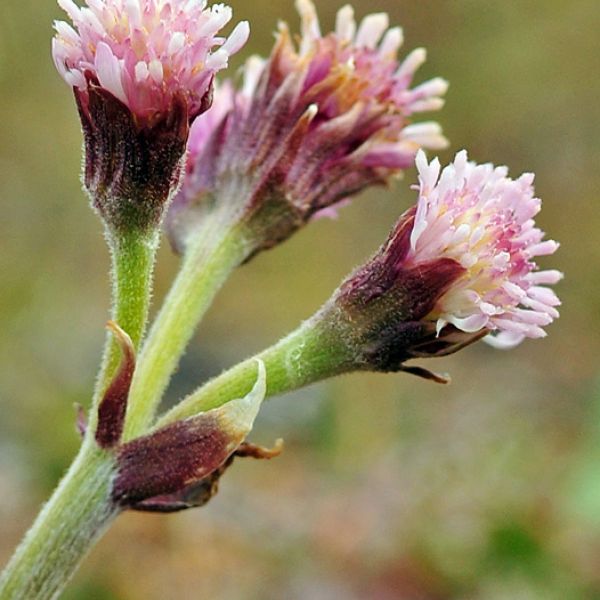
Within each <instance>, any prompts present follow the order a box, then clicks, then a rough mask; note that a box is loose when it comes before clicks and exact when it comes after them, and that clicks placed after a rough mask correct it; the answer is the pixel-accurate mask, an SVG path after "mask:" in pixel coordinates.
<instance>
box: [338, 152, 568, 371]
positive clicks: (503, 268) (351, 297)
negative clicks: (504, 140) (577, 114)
mask: <svg viewBox="0 0 600 600" xmlns="http://www.w3.org/2000/svg"><path fill="white" fill-rule="evenodd" d="M416 163H417V168H418V171H419V186H418V189H419V199H418V202H417V204H416V206H414V207H413V208H411V209H410V210H408V211H407V212H406V213H405V214H404V215H403V216H402V217H401V218H400V220H399V221H398V223H397V224H396V226H395V228H394V229H393V231H392V233H391V235H390V237H389V239H388V241H387V242H386V243H385V244H384V245H383V246H382V247H381V249H380V250H379V252H378V253H377V254H376V255H375V256H374V257H373V258H372V259H371V260H370V261H369V262H368V263H367V264H366V265H364V266H362V267H361V268H359V269H358V270H357V271H356V272H355V273H354V274H353V275H352V276H350V277H349V278H348V279H347V280H346V281H345V282H344V283H343V284H342V286H341V287H340V288H339V290H338V292H337V293H336V295H335V297H334V299H333V303H332V306H334V307H335V309H336V311H339V312H340V314H341V315H342V316H341V318H340V317H336V319H338V320H340V322H343V323H345V324H342V330H345V331H351V332H352V333H351V336H350V338H349V339H351V340H352V342H351V343H352V344H353V345H354V346H355V347H356V349H357V353H358V355H359V357H360V358H359V362H360V361H363V362H364V365H365V367H366V368H375V369H376V370H384V371H385V370H396V369H399V368H401V369H404V370H406V369H405V368H404V366H403V362H404V361H405V360H407V359H409V358H415V357H419V356H437V355H442V354H448V353H451V352H454V351H456V350H458V349H459V348H462V347H463V346H465V345H467V344H469V343H471V342H473V341H475V340H477V339H479V338H482V337H484V339H485V340H487V341H489V342H490V343H491V344H492V345H494V346H497V347H505V348H506V347H511V346H514V345H516V344H518V343H519V342H521V341H522V340H523V339H524V338H526V337H530V338H539V337H543V336H545V335H546V333H545V331H544V329H543V327H545V326H546V325H549V324H550V323H551V322H552V321H553V320H554V319H555V318H557V317H558V311H557V310H556V306H557V305H559V304H560V302H559V300H558V298H557V296H556V294H555V293H554V292H553V291H552V290H551V289H550V288H549V287H546V286H547V285H551V284H554V283H556V282H558V281H559V280H560V279H561V277H562V274H561V273H560V272H559V271H556V270H538V266H537V264H536V262H535V258H536V257H538V256H544V255H549V254H552V253H554V252H555V250H556V249H557V248H558V244H557V243H556V242H554V241H552V240H544V239H543V238H544V233H543V232H542V231H541V230H540V229H539V228H538V227H536V225H535V222H534V217H535V215H536V214H537V213H538V212H539V210H540V207H541V201H540V200H539V199H538V198H535V197H534V191H533V187H532V183H533V175H532V174H528V173H526V174H524V175H522V176H521V177H519V178H518V179H516V180H513V179H510V178H509V177H507V169H506V168H505V167H494V166H493V165H491V164H484V165H476V164H475V163H472V162H468V161H467V154H466V152H464V151H463V152H459V153H458V154H457V155H456V158H455V160H454V162H453V163H451V164H450V165H448V166H447V167H445V168H444V169H443V171H442V172H441V174H440V163H439V161H438V160H437V159H435V160H433V161H432V162H431V163H428V162H427V159H426V158H425V154H424V153H423V152H419V154H418V156H417V159H416ZM340 309H341V310H340Z"/></svg>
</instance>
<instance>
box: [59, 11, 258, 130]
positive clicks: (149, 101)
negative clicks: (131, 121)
mask: <svg viewBox="0 0 600 600" xmlns="http://www.w3.org/2000/svg"><path fill="white" fill-rule="evenodd" d="M58 4H59V5H60V6H61V8H63V9H64V10H65V11H66V12H67V14H68V15H69V17H70V18H71V20H72V21H73V24H74V26H75V28H73V27H71V26H70V25H69V24H67V23H65V22H64V21H56V23H55V29H56V36H55V38H54V39H53V43H52V54H53V57H54V62H55V63H56V67H57V69H58V71H59V72H60V74H61V75H62V77H63V78H64V80H65V81H66V82H67V83H68V84H69V85H70V86H72V87H74V88H75V89H76V90H77V91H78V93H79V96H80V98H81V99H82V101H83V104H84V105H85V101H86V95H87V91H88V86H89V85H90V84H92V85H95V86H100V87H101V88H103V89H104V90H106V91H107V92H109V93H110V94H112V95H113V96H114V97H115V98H117V99H118V100H120V101H121V102H122V103H123V104H125V105H126V106H127V107H128V108H129V109H130V110H131V112H132V113H133V114H134V115H135V116H136V118H137V119H138V120H141V121H142V122H147V123H149V124H153V123H154V122H156V121H158V120H160V119H161V118H164V116H165V114H168V113H169V111H170V109H171V106H172V104H173V102H181V101H183V102H184V103H185V105H186V108H187V111H188V115H189V118H190V120H193V118H194V117H196V116H197V115H198V114H199V113H200V112H202V111H203V110H205V109H206V108H207V107H208V106H210V92H211V86H212V81H213V78H214V75H215V73H216V72H217V71H220V70H221V69H223V68H225V67H226V66H227V62H228V58H229V56H230V55H232V54H234V53H235V52H237V51H238V50H239V49H240V48H241V47H242V46H243V44H244V43H245V42H246V39H247V37H248V33H249V28H248V23H246V22H241V23H239V24H238V25H237V26H236V27H235V29H234V30H233V32H232V33H231V34H230V36H229V37H228V38H224V37H220V36H218V32H219V30H220V29H221V28H223V27H224V26H225V25H226V24H227V23H228V22H229V21H230V20H231V16H232V15H231V8H229V7H228V6H226V5H224V4H215V5H214V6H212V7H211V8H206V1H205V0H86V2H85V4H86V5H85V6H83V7H79V6H77V5H76V4H75V3H74V2H73V0H58Z"/></svg>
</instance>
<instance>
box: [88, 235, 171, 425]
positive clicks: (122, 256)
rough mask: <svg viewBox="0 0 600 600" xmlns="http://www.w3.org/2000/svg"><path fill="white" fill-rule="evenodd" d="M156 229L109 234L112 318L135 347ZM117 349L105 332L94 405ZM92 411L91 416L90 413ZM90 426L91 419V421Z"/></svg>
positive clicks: (114, 362) (147, 294) (142, 326)
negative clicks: (147, 231)
mask: <svg viewBox="0 0 600 600" xmlns="http://www.w3.org/2000/svg"><path fill="white" fill-rule="evenodd" d="M158 236H159V233H158V231H152V232H149V233H147V234H146V233H140V232H138V231H135V232H132V233H126V234H122V235H119V236H117V235H113V234H109V235H108V238H109V244H110V247H111V254H112V285H113V298H112V302H113V307H112V311H111V319H112V320H113V321H115V322H116V323H117V324H118V325H119V327H121V329H123V330H124V331H125V332H126V333H127V334H129V337H130V338H131V341H132V342H133V345H134V347H135V348H136V349H137V348H138V347H139V345H140V342H141V340H142V337H143V335H144V331H145V329H146V323H147V322H148V311H149V309H150V299H151V297H152V276H153V272H154V261H155V256H156V249H157V247H158ZM120 356H121V353H120V349H119V345H118V343H117V341H116V340H115V337H114V336H113V335H111V334H110V333H109V334H107V336H106V342H105V347H104V357H103V360H102V367H101V369H100V373H99V375H98V381H97V383H96V391H95V395H94V407H96V406H97V405H98V403H99V401H100V399H101V398H102V395H103V393H104V391H105V390H106V388H107V386H108V385H109V383H110V382H111V380H112V378H113V376H114V374H115V371H116V369H117V367H118V365H119V361H120ZM94 412H95V411H92V415H91V417H92V419H93V418H94V417H93V413H94ZM91 424H92V426H93V425H94V423H93V422H92V423H91Z"/></svg>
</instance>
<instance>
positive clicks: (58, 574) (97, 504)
mask: <svg viewBox="0 0 600 600" xmlns="http://www.w3.org/2000/svg"><path fill="white" fill-rule="evenodd" d="M114 469H115V464H114V458H113V456H112V455H111V454H108V453H106V452H104V451H102V450H100V449H98V448H97V447H96V446H95V445H94V444H93V441H92V440H91V438H90V439H89V440H88V441H86V442H85V443H84V444H83V446H82V447H81V450H80V452H79V455H78V456H77V458H76V459H75V461H74V462H73V464H72V465H71V468H70V469H69V471H68V473H67V474H66V475H65V477H64V478H63V480H62V481H61V482H60V484H59V485H58V487H57V488H56V490H55V492H54V494H53V495H52V497H51V498H50V500H49V501H48V502H47V503H46V504H45V505H44V507H43V509H42V511H41V512H40V513H39V515H38V517H37V519H36V521H35V522H34V524H33V525H32V527H31V529H30V530H29V531H28V533H27V535H26V536H25V537H24V539H23V541H22V542H21V544H20V546H19V547H18V548H17V550H16V551H15V553H14V555H13V556H12V558H11V560H10V562H9V563H8V565H7V566H6V569H5V570H4V571H3V573H2V575H0V598H2V600H33V599H35V600H46V599H50V598H56V597H58V595H59V594H60V592H61V591H62V590H63V588H64V587H65V585H66V584H67V582H68V581H69V580H70V579H71V577H72V575H73V573H74V572H75V571H76V569H77V567H78V566H79V564H80V563H81V561H82V560H83V558H84V557H85V555H86V554H87V552H88V551H89V550H90V548H91V547H92V546H93V545H94V544H95V543H96V542H97V541H98V539H99V538H100V536H101V535H102V533H103V532H104V531H105V530H106V529H107V527H108V525H109V524H110V522H111V521H112V520H113V519H114V518H115V517H116V515H117V513H118V509H117V508H116V507H115V505H114V504H113V503H112V501H111V499H110V486H111V479H112V474H113V472H114Z"/></svg>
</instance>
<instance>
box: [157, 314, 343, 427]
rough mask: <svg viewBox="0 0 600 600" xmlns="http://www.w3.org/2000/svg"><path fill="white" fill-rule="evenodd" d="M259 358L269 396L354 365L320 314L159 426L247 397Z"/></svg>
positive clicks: (193, 398) (194, 397) (220, 379)
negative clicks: (265, 376) (264, 371)
mask: <svg viewBox="0 0 600 600" xmlns="http://www.w3.org/2000/svg"><path fill="white" fill-rule="evenodd" d="M257 359H260V360H262V361H263V362H264V363H265V368H266V373H267V393H266V397H271V396H275V395H277V394H282V393H284V392H289V391H292V390H295V389H298V388H301V387H303V386H305V385H308V384H310V383H314V382H316V381H320V380H322V379H325V378H327V377H333V376H335V375H339V374H341V373H344V372H346V371H348V370H350V369H351V368H353V367H354V361H353V356H352V354H351V352H350V350H349V348H348V346H347V345H346V343H345V342H344V341H343V340H342V339H340V336H339V335H338V334H337V332H336V331H334V330H332V329H331V328H330V327H328V326H327V325H325V324H324V322H323V321H322V319H321V314H320V313H317V314H316V315H315V316H314V317H313V318H312V319H310V320H308V321H306V322H304V323H303V324H302V325H301V326H300V327H299V328H298V329H296V330H295V331H293V332H292V333H291V334H289V335H288V336H287V337H285V338H283V339H282V340H281V341H280V342H279V343H277V344H275V345H274V346H272V347H271V348H268V349H267V350H264V351H263V352H261V353H260V354H257V355H256V356H254V357H252V358H249V359H247V360H245V361H243V362H241V363H240V364H238V365H236V366H235V367H233V368H231V369H229V370H228V371H225V372H224V373H222V374H221V375H219V376H218V377H215V378H214V379H212V380H211V381H209V382H208V383H206V384H205V385H204V386H203V387H201V388H200V389H199V390H197V391H196V392H194V393H192V394H191V395H189V396H188V397H187V398H185V399H184V400H183V401H182V402H180V403H179V404H178V405H177V406H175V407H174V408H173V409H171V410H170V411H169V412H167V413H166V414H165V415H163V417H162V418H161V419H160V420H159V421H158V423H157V426H162V425H165V424H167V423H170V422H173V421H177V420H179V419H184V418H186V417H189V416H191V415H194V414H197V413H199V412H202V411H205V410H210V409H211V408H216V407H218V406H221V405H222V404H225V403H226V402H228V401H230V400H233V399H234V398H242V397H244V396H245V395H246V394H247V393H248V392H249V391H250V390H251V389H252V386H253V385H254V383H255V381H256V360H257Z"/></svg>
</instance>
